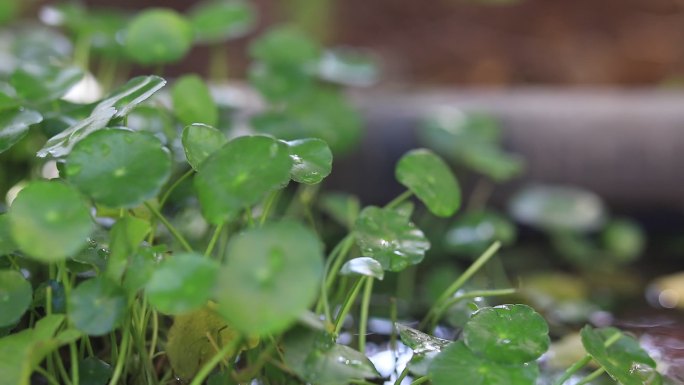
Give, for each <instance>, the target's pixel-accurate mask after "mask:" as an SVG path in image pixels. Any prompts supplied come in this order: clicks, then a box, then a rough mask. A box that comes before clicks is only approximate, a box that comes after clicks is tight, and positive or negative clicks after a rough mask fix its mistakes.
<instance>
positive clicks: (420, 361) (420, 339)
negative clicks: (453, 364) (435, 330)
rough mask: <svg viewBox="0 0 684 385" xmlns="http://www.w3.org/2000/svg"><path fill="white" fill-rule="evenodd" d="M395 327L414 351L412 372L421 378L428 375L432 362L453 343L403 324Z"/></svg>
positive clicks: (410, 365)
mask: <svg viewBox="0 0 684 385" xmlns="http://www.w3.org/2000/svg"><path fill="white" fill-rule="evenodd" d="M395 325H396V327H397V331H398V332H399V337H400V338H401V342H403V343H404V345H406V346H408V347H409V348H411V350H412V351H413V356H412V357H411V361H410V362H409V367H410V369H411V372H412V373H414V374H417V375H420V376H425V375H427V374H428V368H429V366H430V364H431V363H432V360H433V359H434V358H435V357H436V356H437V354H439V353H440V352H441V351H442V350H444V349H445V348H446V347H447V346H449V345H450V344H451V343H452V341H449V340H443V339H441V338H437V337H433V336H431V335H429V334H425V333H423V332H421V331H420V330H416V329H413V328H410V327H408V326H404V325H402V324H395Z"/></svg>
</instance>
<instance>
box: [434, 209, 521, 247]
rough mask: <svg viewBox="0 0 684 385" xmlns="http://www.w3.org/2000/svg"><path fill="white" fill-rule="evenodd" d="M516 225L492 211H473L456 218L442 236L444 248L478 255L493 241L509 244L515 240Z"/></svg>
mask: <svg viewBox="0 0 684 385" xmlns="http://www.w3.org/2000/svg"><path fill="white" fill-rule="evenodd" d="M516 235H517V230H516V227H515V225H514V224H513V223H511V222H510V221H509V220H508V219H507V218H506V217H504V216H502V215H500V214H498V213H496V212H494V211H489V210H485V211H474V212H468V213H465V214H464V215H463V216H461V217H459V218H457V219H456V220H455V221H454V222H453V223H452V224H451V226H450V227H449V229H448V230H447V232H446V234H445V236H444V245H445V248H446V249H447V250H449V251H451V252H454V253H458V254H465V255H469V256H478V255H480V254H481V253H482V252H484V251H485V250H486V249H487V247H489V246H490V245H491V244H492V243H494V242H495V241H499V242H501V243H502V244H503V245H509V244H511V243H513V242H514V241H515V238H516Z"/></svg>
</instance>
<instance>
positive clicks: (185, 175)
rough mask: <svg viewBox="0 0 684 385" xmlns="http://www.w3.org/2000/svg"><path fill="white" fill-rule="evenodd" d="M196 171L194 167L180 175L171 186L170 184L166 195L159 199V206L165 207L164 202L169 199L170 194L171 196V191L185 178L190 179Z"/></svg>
mask: <svg viewBox="0 0 684 385" xmlns="http://www.w3.org/2000/svg"><path fill="white" fill-rule="evenodd" d="M194 172H195V170H193V169H192V168H191V169H190V170H188V171H186V172H185V173H184V174H183V175H181V176H180V177H178V179H176V181H175V182H173V184H172V185H171V186H169V188H168V189H166V191H165V192H164V195H162V197H161V199H160V200H159V208H160V209H161V208H162V207H164V204H165V203H166V201H167V200H168V199H169V196H171V193H172V192H173V191H174V190H175V189H176V188H177V187H178V186H180V184H181V183H183V181H184V180H186V179H188V178H189V177H190V176H192V174H193V173H194Z"/></svg>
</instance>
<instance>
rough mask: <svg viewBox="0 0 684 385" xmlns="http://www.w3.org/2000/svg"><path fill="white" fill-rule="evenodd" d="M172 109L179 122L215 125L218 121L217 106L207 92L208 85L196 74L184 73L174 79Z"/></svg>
mask: <svg viewBox="0 0 684 385" xmlns="http://www.w3.org/2000/svg"><path fill="white" fill-rule="evenodd" d="M171 100H172V101H173V111H174V113H175V114H176V116H177V117H178V120H180V121H181V123H183V124H185V125H188V124H192V123H204V124H206V125H209V126H215V125H216V124H217V123H218V117H219V116H218V107H217V106H216V103H215V102H214V98H213V97H212V96H211V93H210V92H209V87H207V85H206V84H205V83H204V81H203V80H202V78H200V77H199V76H197V75H194V74H193V75H185V76H182V77H180V78H179V79H178V80H176V83H175V84H174V85H173V87H172V88H171Z"/></svg>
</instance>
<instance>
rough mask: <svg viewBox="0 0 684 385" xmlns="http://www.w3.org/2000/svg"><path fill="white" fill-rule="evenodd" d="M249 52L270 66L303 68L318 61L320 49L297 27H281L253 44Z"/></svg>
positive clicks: (271, 30)
mask: <svg viewBox="0 0 684 385" xmlns="http://www.w3.org/2000/svg"><path fill="white" fill-rule="evenodd" d="M249 52H250V54H251V55H252V57H253V58H255V59H257V60H259V61H262V62H265V63H268V64H272V65H279V66H303V65H306V64H310V63H314V62H315V61H316V60H317V59H318V57H319V55H320V48H319V47H318V46H317V45H316V43H315V42H314V41H313V40H311V39H310V38H309V37H308V36H307V35H306V34H304V33H303V32H302V31H301V30H299V29H297V28H296V27H292V26H279V27H274V28H271V29H270V30H268V31H266V32H265V33H264V34H263V35H262V36H261V37H259V39H257V40H256V41H255V42H253V43H252V45H251V46H250V47H249Z"/></svg>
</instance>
